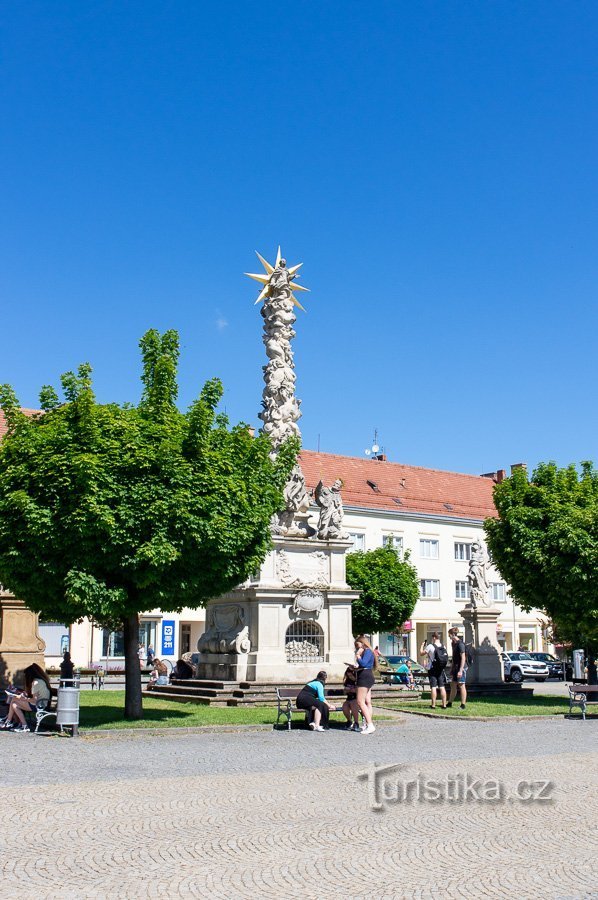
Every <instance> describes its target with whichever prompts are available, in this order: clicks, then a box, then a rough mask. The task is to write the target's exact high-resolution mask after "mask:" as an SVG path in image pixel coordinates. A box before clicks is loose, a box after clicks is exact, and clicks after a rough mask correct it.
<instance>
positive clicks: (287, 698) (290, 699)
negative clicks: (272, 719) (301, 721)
mask: <svg viewBox="0 0 598 900" xmlns="http://www.w3.org/2000/svg"><path fill="white" fill-rule="evenodd" d="M302 687H303V685H302V686H301V688H276V700H277V702H278V712H277V714H276V725H277V726H278V723H279V722H280V720H281V718H282V717H283V716H286V719H287V729H288V730H289V731H290V730H291V719H292V718H293V713H294V712H296V713H298V712H302V713H305V721H306V722H309V714H310V712H311V710H309V709H301V710H300V709H297V707H296V706H295V700H296V699H297V697H298V696H299V694H300V693H301V689H302Z"/></svg>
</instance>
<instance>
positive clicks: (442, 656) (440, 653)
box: [432, 645, 448, 672]
mask: <svg viewBox="0 0 598 900" xmlns="http://www.w3.org/2000/svg"><path fill="white" fill-rule="evenodd" d="M447 665H448V653H447V650H446V647H445V646H444V645H441V646H440V647H434V659H433V661H432V666H433V667H434V668H435V669H438V670H440V671H441V672H442V671H443V670H444V669H446V667H447Z"/></svg>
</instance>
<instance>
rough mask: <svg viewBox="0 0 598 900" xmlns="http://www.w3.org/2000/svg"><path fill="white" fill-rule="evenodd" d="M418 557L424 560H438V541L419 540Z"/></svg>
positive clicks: (429, 539)
mask: <svg viewBox="0 0 598 900" xmlns="http://www.w3.org/2000/svg"><path fill="white" fill-rule="evenodd" d="M419 555H420V556H422V557H424V559H438V541H436V540H433V539H431V538H420V539H419Z"/></svg>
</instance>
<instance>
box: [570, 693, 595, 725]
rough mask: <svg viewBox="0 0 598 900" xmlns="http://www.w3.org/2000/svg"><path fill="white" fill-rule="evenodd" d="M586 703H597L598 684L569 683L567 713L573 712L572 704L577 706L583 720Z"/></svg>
mask: <svg viewBox="0 0 598 900" xmlns="http://www.w3.org/2000/svg"><path fill="white" fill-rule="evenodd" d="M588 703H598V684H570V685H569V715H571V713H572V712H573V707H574V706H579V708H580V709H581V716H582V719H583V720H584V721H585V718H586V708H587V705H588Z"/></svg>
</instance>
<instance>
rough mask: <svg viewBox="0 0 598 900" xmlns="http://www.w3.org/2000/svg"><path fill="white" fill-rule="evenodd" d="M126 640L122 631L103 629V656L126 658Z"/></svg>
mask: <svg viewBox="0 0 598 900" xmlns="http://www.w3.org/2000/svg"><path fill="white" fill-rule="evenodd" d="M124 655H125V638H124V635H123V633H122V631H109V630H108V629H107V628H103V629H102V656H104V657H106V656H124Z"/></svg>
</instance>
